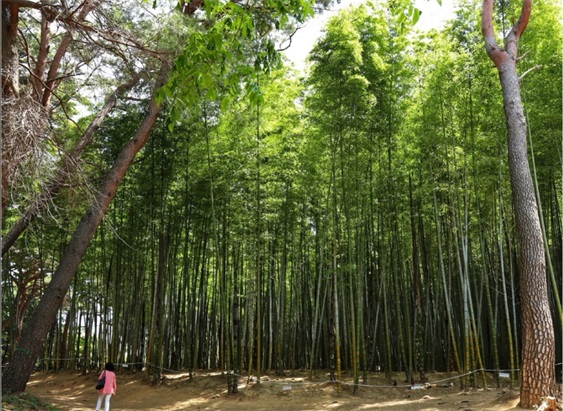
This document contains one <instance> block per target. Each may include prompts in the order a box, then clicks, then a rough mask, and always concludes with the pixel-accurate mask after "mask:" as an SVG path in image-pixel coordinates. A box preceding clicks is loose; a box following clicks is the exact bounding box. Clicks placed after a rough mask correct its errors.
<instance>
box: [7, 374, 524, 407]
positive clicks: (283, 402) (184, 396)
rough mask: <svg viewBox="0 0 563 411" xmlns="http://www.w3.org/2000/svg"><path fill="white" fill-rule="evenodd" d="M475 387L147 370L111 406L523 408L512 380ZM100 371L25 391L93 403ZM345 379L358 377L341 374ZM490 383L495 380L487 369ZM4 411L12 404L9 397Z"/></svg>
mask: <svg viewBox="0 0 563 411" xmlns="http://www.w3.org/2000/svg"><path fill="white" fill-rule="evenodd" d="M475 377H476V387H475V388H470V389H468V390H465V391H464V390H460V389H459V379H458V378H457V377H454V376H453V375H452V374H444V373H433V374H427V378H428V384H431V386H432V388H422V386H421V384H415V386H414V388H415V389H413V387H410V386H409V385H407V384H406V383H403V382H402V381H403V380H404V379H405V377H404V374H396V375H394V378H395V380H396V381H397V386H389V384H387V383H386V382H385V380H384V375H383V374H370V375H369V377H368V384H366V385H364V386H361V387H360V388H359V392H358V393H357V394H356V395H353V393H352V386H351V385H348V384H346V385H344V384H343V385H342V391H341V392H340V393H338V392H337V390H336V387H335V386H334V385H333V384H331V383H329V382H327V380H328V374H318V375H317V376H316V377H315V378H313V381H309V380H308V378H307V373H306V372H295V373H293V374H292V375H289V374H288V375H287V376H283V377H279V376H274V375H270V376H262V378H261V383H260V384H256V383H255V382H253V381H251V382H249V383H247V379H246V378H241V379H240V384H239V393H238V394H229V393H228V392H227V383H226V377H225V375H221V374H220V373H194V374H193V375H192V378H190V377H189V375H188V374H180V373H178V374H168V375H165V376H164V377H163V378H162V380H161V381H160V383H159V384H156V385H151V384H150V383H149V382H147V380H146V378H145V375H144V374H140V373H138V374H130V373H124V374H120V373H118V374H117V384H118V385H117V395H116V396H115V397H113V398H112V400H111V410H112V411H117V410H121V411H129V410H141V409H142V410H162V411H164V410H166V411H177V410H237V411H241V410H242V411H246V410H255V411H275V410H282V411H296V410H311V411H318V410H327V411H332V410H334V411H351V410H362V411H363V410H365V411H370V410H391V411H411V410H412V411H438V410H452V411H454V410H455V411H460V410H461V411H470V410H471V411H477V410H480V411H507V410H520V408H519V407H518V392H517V390H515V389H511V388H510V387H508V379H505V380H503V381H504V382H505V385H506V386H504V387H501V388H483V381H482V379H480V377H479V376H478V375H476V374H475ZM96 379H97V374H93V373H92V374H87V375H82V374H80V373H79V372H69V371H66V372H56V373H47V372H40V373H35V374H33V375H32V377H31V379H30V381H29V383H28V387H27V392H28V393H29V394H31V395H34V396H36V397H38V398H39V399H41V400H43V401H45V402H46V403H50V404H52V405H53V406H55V407H56V408H57V409H58V410H61V411H67V410H72V411H86V410H94V408H95V404H96V400H97V392H96V390H95V388H94V386H95V383H96ZM343 381H344V382H350V383H351V382H352V380H351V378H348V377H346V376H344V377H343ZM487 384H488V386H489V387H496V385H495V383H494V381H493V380H492V378H491V377H490V376H488V382H487ZM4 406H5V408H4V409H6V410H10V408H9V406H6V404H4Z"/></svg>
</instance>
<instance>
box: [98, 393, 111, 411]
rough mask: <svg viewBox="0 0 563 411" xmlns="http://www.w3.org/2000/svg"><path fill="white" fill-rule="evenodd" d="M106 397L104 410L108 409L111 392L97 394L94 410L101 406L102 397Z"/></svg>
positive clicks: (107, 410)
mask: <svg viewBox="0 0 563 411" xmlns="http://www.w3.org/2000/svg"><path fill="white" fill-rule="evenodd" d="M104 397H106V401H105V402H104V411H109V400H111V394H100V395H99V396H98V403H97V404H96V411H100V407H101V406H102V399H103V398H104Z"/></svg>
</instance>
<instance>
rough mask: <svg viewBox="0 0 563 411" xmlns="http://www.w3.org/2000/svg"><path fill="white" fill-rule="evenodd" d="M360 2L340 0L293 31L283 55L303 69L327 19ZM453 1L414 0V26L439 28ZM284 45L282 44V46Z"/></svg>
mask: <svg viewBox="0 0 563 411" xmlns="http://www.w3.org/2000/svg"><path fill="white" fill-rule="evenodd" d="M362 2H363V0H341V2H340V3H339V4H335V5H334V6H333V7H332V8H331V9H330V10H327V11H325V12H323V13H321V14H319V15H317V16H315V17H314V18H313V19H311V20H309V21H308V22H307V23H306V24H305V25H304V27H303V28H301V29H300V30H298V31H297V33H295V35H294V36H293V39H292V42H291V46H290V47H289V48H288V49H287V50H286V51H284V52H283V53H284V55H285V56H286V57H287V58H288V59H289V60H290V61H292V62H293V64H294V65H295V68H296V69H298V70H300V71H303V70H304V68H305V58H306V57H307V54H309V51H310V50H311V49H312V48H313V44H315V42H316V41H317V39H318V38H319V36H320V35H321V30H322V28H323V27H324V25H325V24H326V23H327V21H328V19H329V18H330V17H332V16H334V15H335V14H336V13H337V12H338V11H340V10H342V9H344V8H346V7H349V6H351V5H357V4H361V3H362ZM455 3H456V0H442V5H441V6H440V5H439V4H438V1H437V0H415V1H414V5H415V6H416V7H417V8H418V9H419V10H420V11H421V12H422V13H421V15H420V19H419V20H418V22H417V23H416V26H415V27H416V28H418V29H419V30H421V31H425V30H430V29H433V28H436V29H439V28H441V27H442V26H443V24H444V22H445V21H447V20H449V19H452V18H453V17H454V11H455V10H454V7H455ZM284 46H285V45H282V47H284Z"/></svg>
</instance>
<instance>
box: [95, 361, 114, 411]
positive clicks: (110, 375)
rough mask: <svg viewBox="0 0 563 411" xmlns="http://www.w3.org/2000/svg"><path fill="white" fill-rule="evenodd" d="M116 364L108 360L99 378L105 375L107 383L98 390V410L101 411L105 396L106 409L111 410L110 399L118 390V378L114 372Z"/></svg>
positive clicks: (106, 410) (105, 410)
mask: <svg viewBox="0 0 563 411" xmlns="http://www.w3.org/2000/svg"><path fill="white" fill-rule="evenodd" d="M114 370H115V368H114V366H113V363H111V362H108V363H106V365H105V367H104V370H103V371H102V373H101V374H100V376H99V377H98V379H100V378H102V377H105V378H106V383H105V385H104V386H103V387H102V388H101V389H99V390H98V394H99V395H98V402H97V404H96V411H100V407H101V406H102V400H103V399H104V398H105V402H104V411H109V401H110V399H111V396H112V395H115V392H116V390H117V378H116V377H115V373H114Z"/></svg>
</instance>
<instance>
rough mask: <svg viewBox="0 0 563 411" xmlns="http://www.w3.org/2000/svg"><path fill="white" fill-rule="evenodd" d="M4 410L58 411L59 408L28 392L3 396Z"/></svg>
mask: <svg viewBox="0 0 563 411" xmlns="http://www.w3.org/2000/svg"><path fill="white" fill-rule="evenodd" d="M2 409H4V410H6V411H28V410H37V411H58V408H56V407H54V406H52V405H50V404H47V403H46V402H44V401H43V400H41V399H39V398H37V397H35V396H33V395H31V394H28V393H26V392H22V393H19V394H9V395H3V396H2Z"/></svg>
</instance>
